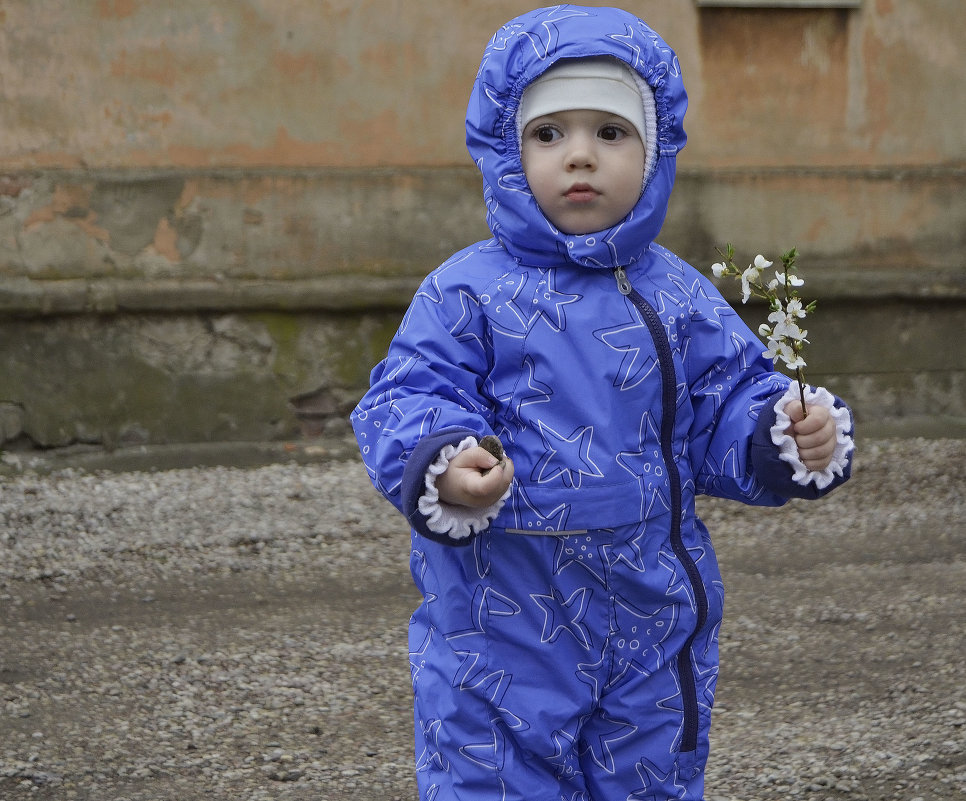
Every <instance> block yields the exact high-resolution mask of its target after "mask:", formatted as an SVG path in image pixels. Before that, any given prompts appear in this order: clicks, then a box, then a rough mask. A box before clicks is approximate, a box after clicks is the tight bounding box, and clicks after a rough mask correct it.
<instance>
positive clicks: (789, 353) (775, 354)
mask: <svg viewBox="0 0 966 801" xmlns="http://www.w3.org/2000/svg"><path fill="white" fill-rule="evenodd" d="M765 356H766V357H767V358H769V359H771V360H772V361H776V360H777V359H781V360H782V361H783V362H785V363H786V364H787V363H788V362H789V361H791V360H792V359H794V358H795V351H793V350H792V346H791V345H789V344H787V343H785V342H782V341H781V340H780V339H769V340H768V350H766V351H765Z"/></svg>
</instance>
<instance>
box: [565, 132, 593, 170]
mask: <svg viewBox="0 0 966 801" xmlns="http://www.w3.org/2000/svg"><path fill="white" fill-rule="evenodd" d="M596 166H597V154H596V152H595V150H594V143H593V140H592V139H591V138H590V137H587V136H573V137H571V140H570V149H569V150H568V151H567V167H568V168H569V169H571V170H585V169H590V170H592V169H595V168H596Z"/></svg>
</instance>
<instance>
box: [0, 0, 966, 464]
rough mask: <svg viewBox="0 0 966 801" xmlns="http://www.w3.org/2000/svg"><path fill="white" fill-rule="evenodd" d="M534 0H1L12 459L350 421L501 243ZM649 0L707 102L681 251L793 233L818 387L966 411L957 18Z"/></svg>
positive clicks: (709, 252) (696, 129) (4, 426)
mask: <svg viewBox="0 0 966 801" xmlns="http://www.w3.org/2000/svg"><path fill="white" fill-rule="evenodd" d="M531 5H532V4H526V3H521V2H506V1H504V2H487V3H471V2H465V1H462V0H459V1H458V0H443V2H439V3H431V4H427V3H402V2H398V0H361V2H360V1H358V0H322V1H321V2H320V0H284V1H283V2H275V0H204V1H203V2H195V3H174V4H172V3H149V2H146V0H71V2H68V1H67V0H31V1H30V2H23V1H22V0H19V1H18V0H0V98H2V102H0V444H2V443H3V442H6V443H7V447H11V446H12V445H14V444H20V445H21V446H42V447H48V446H58V445H64V444H70V443H71V442H93V443H101V444H108V445H116V444H126V443H141V442H177V441H189V440H206V439H211V440H215V439H265V438H276V439H277V438H283V437H289V436H296V435H297V434H298V432H299V431H300V430H303V431H310V432H311V433H318V431H319V430H323V429H325V428H326V425H328V426H329V428H330V429H331V428H333V427H337V426H338V425H341V420H342V416H343V415H344V412H345V411H346V409H347V408H348V406H350V405H351V403H352V401H353V399H354V398H355V396H356V395H357V394H358V392H359V391H360V390H361V387H362V386H364V384H365V382H366V375H367V372H368V368H369V367H370V366H371V364H372V362H374V361H375V360H376V359H377V358H378V357H379V355H380V353H381V352H382V350H383V348H384V347H385V343H386V341H387V339H388V337H389V336H390V335H391V333H392V331H393V330H394V328H395V325H396V323H397V322H398V319H399V317H400V315H401V313H402V310H403V309H404V307H405V304H406V303H407V301H408V299H409V296H410V295H411V292H412V290H413V288H414V286H415V284H416V282H417V281H418V279H419V277H420V276H422V275H423V274H424V273H425V272H426V271H428V270H429V269H431V268H432V267H434V266H435V265H436V264H438V263H439V262H440V261H442V260H443V259H444V258H446V256H448V255H449V254H450V253H452V252H453V251H454V250H456V249H458V248H460V247H462V246H464V245H465V244H467V243H469V242H472V241H475V240H477V239H480V238H483V237H485V236H486V235H487V231H486V227H485V223H484V219H483V213H482V203H481V200H480V197H479V195H480V192H479V179H478V176H477V174H476V173H475V170H474V169H473V167H472V165H471V164H470V163H469V158H468V156H467V155H466V152H465V149H464V145H463V115H464V110H465V103H466V98H467V95H468V92H469V87H470V84H471V82H472V80H473V76H474V75H475V72H476V68H477V65H478V60H479V55H480V52H481V51H482V48H483V46H484V44H485V40H486V38H487V37H488V36H489V35H490V34H491V33H492V32H493V30H495V28H496V27H497V26H498V25H499V24H501V23H502V22H504V21H506V20H508V19H509V18H511V17H512V16H514V15H516V14H518V13H520V12H522V11H524V10H527V9H529V8H530V7H531ZM596 5H604V3H600V4H596ZM627 7H628V8H629V10H632V11H634V12H636V13H638V14H640V15H641V16H642V17H644V18H645V19H647V20H648V21H649V22H651V24H652V25H653V26H654V27H655V28H656V29H658V30H659V31H661V32H662V34H663V35H664V36H665V38H667V39H668V41H669V42H670V43H671V44H672V45H673V46H674V47H675V48H676V50H677V52H678V53H679V56H680V60H681V63H682V69H683V71H684V75H685V80H686V84H687V86H688V90H689V95H690V99H691V106H690V109H689V116H688V125H687V127H688V132H689V137H690V138H689V143H688V147H687V148H686V149H685V151H684V152H683V154H682V156H681V158H680V160H679V179H678V184H677V187H676V193H675V197H674V199H673V201H672V206H671V210H670V213H669V217H668V221H667V223H666V225H665V229H664V232H663V235H662V242H663V244H666V245H668V246H669V247H671V248H672V249H674V250H676V251H677V252H679V253H681V255H683V256H684V257H686V258H687V259H689V260H691V261H692V262H694V263H696V264H699V265H700V264H704V263H708V262H710V261H712V260H713V258H714V247H715V246H717V245H721V244H723V243H724V242H726V241H732V242H734V243H735V245H736V247H737V248H738V249H739V251H740V252H749V257H750V256H751V255H753V254H752V253H750V251H752V250H753V251H754V252H758V251H764V252H766V253H770V254H776V253H778V252H779V251H781V250H785V249H787V248H788V247H790V246H792V245H795V246H797V247H798V248H799V250H800V251H801V253H802V254H803V255H802V258H801V265H802V268H803V270H804V271H805V272H806V275H807V276H810V278H811V280H810V282H809V288H810V289H813V288H814V292H815V293H816V294H817V295H818V296H819V297H820V298H821V299H822V300H821V305H820V314H821V315H822V316H821V317H820V318H818V319H817V320H816V322H815V326H817V327H818V328H813V333H815V334H818V331H820V330H821V331H823V332H828V331H834V332H835V336H833V337H829V336H828V334H827V333H826V334H825V336H826V337H827V338H826V339H825V342H824V344H823V343H822V341H821V338H819V339H818V340H817V341H816V342H815V345H814V352H813V353H812V355H811V361H812V363H813V364H815V365H816V369H815V370H814V371H813V372H812V376H813V377H814V378H815V379H816V380H825V381H827V382H828V383H829V385H830V386H832V387H833V388H836V389H841V391H843V392H847V393H849V396H850V398H851V399H853V400H855V402H856V407H857V409H858V410H859V413H860V415H862V416H865V417H866V418H868V419H872V418H873V417H874V416H876V415H886V416H894V417H909V416H936V415H941V416H944V417H947V418H958V419H963V418H966V409H964V400H963V398H964V393H963V392H962V383H963V376H964V375H966V352H964V348H966V345H964V344H963V343H962V342H961V341H959V338H955V337H954V338H950V337H949V336H948V332H949V330H950V328H952V329H953V330H956V329H957V327H958V328H961V323H962V319H963V312H964V301H966V265H964V259H963V256H962V254H963V252H964V246H966V89H964V81H963V78H962V75H964V74H966V51H964V50H963V48H962V46H961V38H962V37H961V29H962V5H961V3H960V1H959V0H865V2H864V3H863V5H862V7H861V8H860V9H857V10H843V9H774V8H772V9H765V8H762V9H747V8H727V7H724V8H722V7H715V8H707V7H706V8H699V7H698V6H697V5H696V4H695V3H694V2H692V0H639V1H638V2H634V3H632V4H629V5H627ZM870 331H872V332H876V334H877V338H876V339H875V341H872V340H870V338H869V337H868V335H867V332H870ZM910 331H915V332H916V337H915V338H911V337H910V336H909V332H910ZM844 343H848V345H847V346H846V345H845V344H844ZM929 353H941V354H942V359H940V360H937V359H934V358H926V357H925V355H924V354H929ZM292 398H295V399H296V400H295V401H294V404H293V403H292V402H290V400H291V399H292ZM296 409H298V410H299V411H300V414H299V415H298V416H297V415H296V414H295V410H296ZM320 421H321V423H320ZM320 425H321V429H320Z"/></svg>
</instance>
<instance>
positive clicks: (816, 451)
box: [785, 401, 836, 473]
mask: <svg viewBox="0 0 966 801" xmlns="http://www.w3.org/2000/svg"><path fill="white" fill-rule="evenodd" d="M807 409H808V417H804V416H803V414H802V404H800V403H798V402H797V401H795V402H792V403H789V404H787V405H786V406H785V414H787V415H788V416H789V418H790V419H791V421H792V424H791V425H790V426H789V427H788V428H787V429H786V430H785V433H786V434H788V435H789V436H791V437H792V438H794V440H795V444H796V445H797V446H798V458H799V459H801V460H802V463H803V464H804V465H805V467H807V468H808V469H809V470H812V471H814V472H816V473H820V472H821V471H822V470H824V469H825V468H826V467H828V466H829V465H830V464H831V462H832V454H833V453H835V436H836V434H835V421H834V420H833V419H832V416H831V415H830V414H829V410H828V409H826V408H825V407H824V406H807Z"/></svg>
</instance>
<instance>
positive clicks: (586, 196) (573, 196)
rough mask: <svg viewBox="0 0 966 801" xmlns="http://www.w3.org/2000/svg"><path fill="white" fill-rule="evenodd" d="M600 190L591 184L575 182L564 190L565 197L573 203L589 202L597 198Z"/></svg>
mask: <svg viewBox="0 0 966 801" xmlns="http://www.w3.org/2000/svg"><path fill="white" fill-rule="evenodd" d="M598 194H599V192H598V191H597V190H596V189H594V187H592V186H591V185H590V184H574V185H573V186H572V187H570V189H568V190H567V191H566V192H564V197H566V198H567V200H569V201H570V202H571V203H589V202H590V201H592V200H595V199H596V198H597V196H598Z"/></svg>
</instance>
